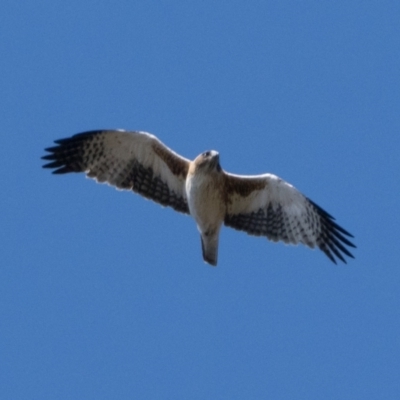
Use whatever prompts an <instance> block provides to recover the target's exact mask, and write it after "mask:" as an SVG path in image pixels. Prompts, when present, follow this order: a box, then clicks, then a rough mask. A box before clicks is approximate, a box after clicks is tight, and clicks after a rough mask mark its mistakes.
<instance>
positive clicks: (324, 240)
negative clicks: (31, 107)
mask: <svg viewBox="0 0 400 400" xmlns="http://www.w3.org/2000/svg"><path fill="white" fill-rule="evenodd" d="M55 143H56V144H57V146H54V147H49V148H47V149H45V150H46V151H47V152H48V153H49V154H47V155H45V156H43V157H42V159H44V160H47V161H50V162H49V163H47V164H45V165H43V168H53V169H54V171H53V173H54V174H65V173H69V172H85V173H86V175H87V176H88V177H90V178H94V179H95V180H96V181H97V182H106V183H108V184H110V185H112V186H115V187H117V188H118V189H122V190H132V191H134V192H136V193H139V194H141V195H142V196H144V197H146V198H148V199H150V200H153V201H155V202H156V203H159V204H161V205H162V206H168V207H172V208H173V209H174V210H176V211H179V212H181V213H184V214H189V215H191V216H192V217H193V218H194V220H195V221H196V224H197V228H198V230H199V232H200V237H201V247H202V253H203V259H204V261H205V262H207V263H208V264H211V265H213V266H215V265H217V260H218V240H219V232H220V229H221V226H222V224H225V225H226V226H229V227H231V228H234V229H237V230H240V231H245V232H247V233H248V234H250V235H255V236H266V237H267V238H268V239H270V240H272V241H274V242H276V241H283V242H285V243H290V244H298V243H302V244H304V245H306V246H308V247H311V248H314V247H318V248H320V249H321V250H322V251H323V252H324V253H325V254H326V255H327V256H328V257H329V258H330V260H331V261H333V262H334V263H335V264H336V259H339V260H341V261H342V262H344V263H346V260H345V257H344V256H348V257H352V258H354V257H353V255H352V254H351V253H350V251H349V250H348V248H347V247H355V245H354V244H353V243H352V242H351V241H350V240H349V239H348V237H350V238H351V237H353V236H352V235H351V234H350V233H349V232H347V231H346V230H345V229H343V228H342V227H340V226H339V225H338V224H337V223H336V222H334V218H333V217H332V216H331V215H330V214H328V213H327V212H326V211H325V210H323V209H322V208H321V207H319V206H318V205H317V204H315V203H314V202H312V201H311V200H310V199H308V198H307V197H305V196H304V195H303V194H301V193H300V192H299V191H298V190H297V189H296V188H295V187H293V186H292V185H290V184H289V183H287V182H285V181H284V180H282V179H280V178H279V177H277V176H275V175H272V174H262V175H253V176H246V175H234V174H231V173H228V172H226V171H224V170H223V169H222V168H221V165H220V160H219V153H218V152H216V151H214V150H211V151H206V152H204V153H201V154H200V155H198V156H197V157H196V158H195V159H194V160H193V161H191V160H188V159H186V158H184V157H182V156H180V155H179V154H177V153H175V152H174V151H173V150H171V149H169V148H168V147H167V146H166V145H164V144H163V143H162V142H161V141H160V140H159V139H158V138H157V137H155V136H154V135H151V134H149V133H146V132H128V131H124V130H98V131H90V132H84V133H78V134H76V135H74V136H72V137H70V138H66V139H60V140H56V141H55ZM346 246H347V247H346Z"/></svg>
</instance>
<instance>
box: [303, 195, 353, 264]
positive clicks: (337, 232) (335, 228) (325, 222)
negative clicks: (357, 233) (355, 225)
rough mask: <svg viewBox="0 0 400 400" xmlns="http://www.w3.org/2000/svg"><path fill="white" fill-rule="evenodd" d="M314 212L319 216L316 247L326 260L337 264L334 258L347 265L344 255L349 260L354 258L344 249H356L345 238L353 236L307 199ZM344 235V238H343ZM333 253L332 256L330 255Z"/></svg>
mask: <svg viewBox="0 0 400 400" xmlns="http://www.w3.org/2000/svg"><path fill="white" fill-rule="evenodd" d="M308 201H309V202H310V203H311V205H312V206H313V207H314V209H315V211H316V212H317V213H318V214H319V216H320V223H321V233H320V237H319V239H318V241H319V243H318V247H319V248H320V249H321V250H322V251H323V252H324V253H325V254H326V255H327V256H328V258H329V259H330V260H331V261H332V262H334V263H335V264H337V262H336V258H335V256H336V257H337V259H339V260H340V261H342V262H343V263H345V264H347V261H346V259H345V258H344V255H345V256H347V257H350V258H355V257H354V256H353V254H351V252H350V251H349V250H348V249H347V248H346V247H345V246H348V247H352V248H356V246H355V244H354V243H352V242H351V241H350V240H349V239H347V238H346V237H345V236H347V237H350V238H354V236H353V235H352V234H351V233H350V232H348V231H346V230H345V229H344V228H342V227H341V226H340V225H338V224H337V223H336V222H335V221H334V217H333V216H332V215H330V214H329V213H328V212H326V211H325V210H324V209H323V208H321V207H320V206H318V205H317V204H315V203H314V202H313V201H311V200H310V199H308ZM344 235H345V236H344ZM332 253H333V254H332Z"/></svg>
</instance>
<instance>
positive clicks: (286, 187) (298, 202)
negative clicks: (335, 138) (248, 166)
mask: <svg viewBox="0 0 400 400" xmlns="http://www.w3.org/2000/svg"><path fill="white" fill-rule="evenodd" d="M224 192H225V193H226V203H227V213H226V216H225V221H224V222H225V225H227V226H230V227H232V228H234V229H238V230H242V231H245V232H247V233H248V234H250V235H257V236H266V237H267V238H268V239H270V240H273V241H279V240H282V241H284V242H285V243H291V244H298V243H303V244H305V245H306V246H309V247H312V248H313V247H315V246H317V247H319V248H320V249H321V250H322V251H323V252H324V253H325V254H326V255H327V256H328V257H329V258H330V259H331V260H332V261H333V262H334V263H335V264H336V259H335V256H336V257H337V258H339V259H340V260H341V261H343V262H344V263H346V260H345V258H344V256H343V255H346V256H348V257H352V258H354V257H353V255H352V254H351V253H350V252H349V250H348V249H347V248H346V246H349V247H355V246H354V244H353V243H351V242H350V240H348V239H347V238H346V236H348V237H353V236H352V235H351V234H350V233H349V232H347V231H346V230H344V229H343V228H342V227H340V226H339V225H337V224H336V223H335V222H334V218H333V217H332V216H331V215H330V214H328V213H327V212H326V211H325V210H323V209H322V208H321V207H319V206H318V205H316V204H315V203H314V202H312V201H311V200H309V199H308V198H307V197H305V196H303V195H302V194H301V193H300V192H299V191H298V190H297V189H296V188H294V187H293V186H292V185H290V184H289V183H287V182H285V181H283V180H282V179H280V178H278V177H277V176H275V175H271V174H265V175H258V176H240V175H233V174H228V173H225V190H224Z"/></svg>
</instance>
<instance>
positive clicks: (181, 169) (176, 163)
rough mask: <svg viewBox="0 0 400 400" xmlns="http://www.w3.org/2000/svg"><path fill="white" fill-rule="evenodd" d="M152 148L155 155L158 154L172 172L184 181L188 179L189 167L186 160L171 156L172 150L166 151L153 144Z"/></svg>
mask: <svg viewBox="0 0 400 400" xmlns="http://www.w3.org/2000/svg"><path fill="white" fill-rule="evenodd" d="M152 148H153V150H154V153H156V154H157V155H158V156H159V157H160V158H161V159H162V160H163V161H164V162H165V164H166V165H167V167H168V168H169V169H170V170H171V172H172V173H173V174H174V175H176V176H178V177H181V178H183V179H185V178H186V175H187V173H188V169H189V165H188V163H187V162H185V161H184V160H181V159H179V158H178V156H176V157H175V156H174V155H172V154H171V150H166V149H164V148H163V147H162V146H159V145H157V144H153V145H152Z"/></svg>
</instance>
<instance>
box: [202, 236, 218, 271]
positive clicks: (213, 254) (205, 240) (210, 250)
mask: <svg viewBox="0 0 400 400" xmlns="http://www.w3.org/2000/svg"><path fill="white" fill-rule="evenodd" d="M218 240H219V235H218V234H216V235H213V236H207V235H204V234H203V235H201V249H202V251H203V259H204V261H205V262H206V263H208V264H210V265H212V266H214V267H215V266H216V265H217V262H218Z"/></svg>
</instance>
